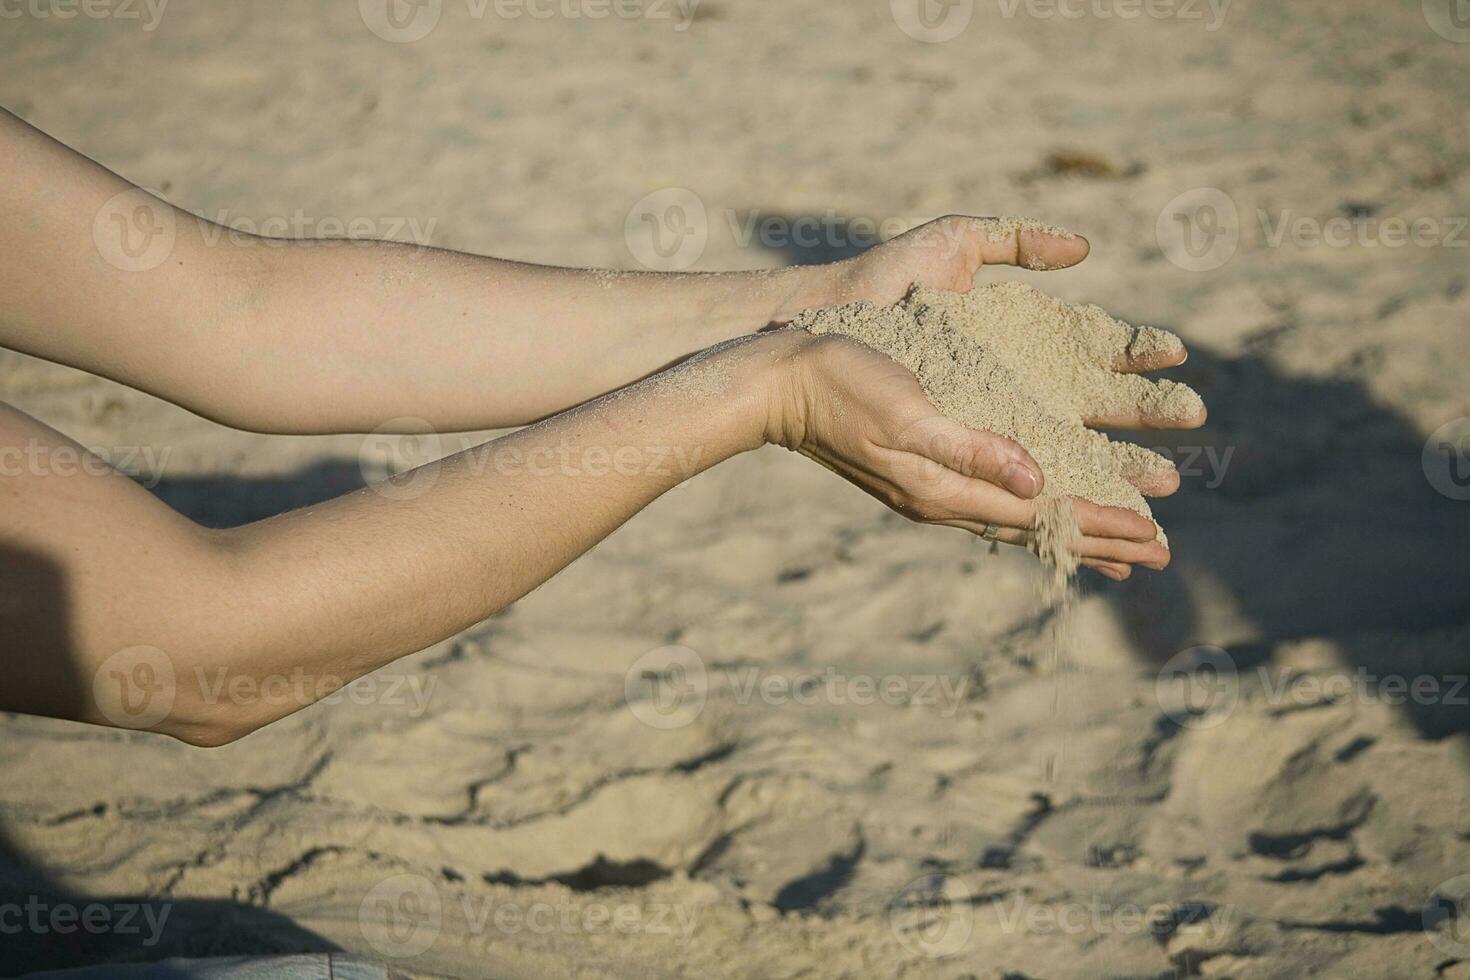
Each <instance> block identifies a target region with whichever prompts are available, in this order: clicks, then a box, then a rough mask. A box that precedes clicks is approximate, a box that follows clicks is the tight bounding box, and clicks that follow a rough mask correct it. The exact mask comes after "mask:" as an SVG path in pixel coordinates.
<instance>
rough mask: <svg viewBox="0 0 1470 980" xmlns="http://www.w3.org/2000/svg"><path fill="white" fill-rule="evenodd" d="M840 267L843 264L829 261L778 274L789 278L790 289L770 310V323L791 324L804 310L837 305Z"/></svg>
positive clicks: (797, 267)
mask: <svg viewBox="0 0 1470 980" xmlns="http://www.w3.org/2000/svg"><path fill="white" fill-rule="evenodd" d="M841 267H842V263H840V262H829V263H827V264H826V265H804V266H796V267H794V268H791V269H786V270H782V272H781V273H778V274H779V275H783V276H788V277H789V278H790V287H789V289H788V290H787V291H786V293H785V294H784V295H783V296H782V298H781V299H780V300H779V301H778V302H777V303H776V306H775V308H774V309H773V310H772V311H771V316H770V322H772V323H779V324H786V323H790V322H791V320H792V319H793V318H794V317H795V316H796V314H798V313H800V312H801V311H802V310H810V309H819V308H822V307H827V306H833V305H835V304H836V301H837V283H838V277H839V275H840V270H841Z"/></svg>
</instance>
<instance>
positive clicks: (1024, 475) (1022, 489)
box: [896, 415, 1046, 500]
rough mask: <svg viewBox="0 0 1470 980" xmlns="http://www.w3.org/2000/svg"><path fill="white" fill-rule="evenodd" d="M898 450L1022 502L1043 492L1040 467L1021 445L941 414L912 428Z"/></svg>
mask: <svg viewBox="0 0 1470 980" xmlns="http://www.w3.org/2000/svg"><path fill="white" fill-rule="evenodd" d="M896 441H897V443H898V448H900V449H903V450H905V451H907V452H911V453H917V454H919V455H920V456H923V457H924V458H925V459H928V460H930V461H932V462H934V463H938V464H939V466H941V467H943V470H942V471H940V472H938V473H936V474H935V476H936V477H939V478H942V477H943V473H944V472H952V473H957V474H959V475H961V476H964V477H969V478H970V479H972V480H983V481H985V482H987V483H991V484H995V485H996V486H998V487H1004V488H1005V489H1006V490H1008V491H1010V492H1011V493H1012V494H1014V495H1015V496H1017V497H1020V498H1021V499H1022V500H1030V499H1032V498H1034V497H1036V496H1037V495H1038V494H1039V493H1041V488H1042V487H1043V486H1044V485H1045V482H1046V481H1045V479H1044V478H1043V477H1042V475H1041V467H1040V466H1039V465H1037V463H1036V460H1034V459H1032V458H1031V454H1030V453H1029V452H1027V451H1026V449H1025V447H1023V446H1022V445H1021V444H1020V443H1018V442H1016V441H1015V440H1013V439H1007V438H1006V437H1005V436H1001V435H997V434H995V433H993V432H983V431H980V430H978V429H969V428H966V427H965V426H963V425H960V424H959V423H958V422H953V421H951V420H950V419H947V418H945V417H944V416H942V415H931V416H929V417H927V418H925V419H923V420H921V421H920V422H919V423H917V424H916V425H913V426H910V427H909V428H908V429H907V430H906V431H905V432H904V433H903V435H902V436H901V437H900V438H899V439H898V440H896Z"/></svg>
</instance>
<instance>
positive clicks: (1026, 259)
mask: <svg viewBox="0 0 1470 980" xmlns="http://www.w3.org/2000/svg"><path fill="white" fill-rule="evenodd" d="M1016 245H1017V252H1018V255H1017V258H1019V259H1020V261H1019V262H1018V263H1017V264H1018V265H1024V266H1025V267H1026V268H1028V269H1031V270H1032V271H1034V272H1054V271H1056V270H1058V269H1069V268H1071V267H1072V266H1074V265H1076V264H1077V263H1079V262H1081V261H1082V260H1083V259H1085V258H1087V256H1088V254H1089V253H1090V252H1091V251H1092V244H1091V243H1090V242H1089V241H1088V240H1087V239H1086V238H1083V237H1082V236H1081V235H1073V234H1070V233H1058V232H1053V231H1043V230H1040V229H1025V230H1022V231H1021V232H1020V233H1019V234H1018V236H1017V239H1016Z"/></svg>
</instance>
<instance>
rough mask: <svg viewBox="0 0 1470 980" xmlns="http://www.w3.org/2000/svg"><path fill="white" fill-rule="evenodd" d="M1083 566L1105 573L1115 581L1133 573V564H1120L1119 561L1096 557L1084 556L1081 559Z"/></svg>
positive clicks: (1101, 573) (1100, 573) (1122, 579)
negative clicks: (1100, 559)
mask: <svg viewBox="0 0 1470 980" xmlns="http://www.w3.org/2000/svg"><path fill="white" fill-rule="evenodd" d="M1081 564H1082V567H1083V568H1090V569H1092V570H1093V571H1095V572H1097V573H1098V574H1099V575H1105V576H1107V577H1108V578H1110V579H1112V580H1113V581H1114V582H1122V581H1124V580H1126V579H1127V578H1128V577H1129V576H1130V575H1132V574H1133V566H1132V565H1120V564H1118V563H1117V562H1111V561H1099V560H1097V559H1096V558H1084V559H1082V561H1081Z"/></svg>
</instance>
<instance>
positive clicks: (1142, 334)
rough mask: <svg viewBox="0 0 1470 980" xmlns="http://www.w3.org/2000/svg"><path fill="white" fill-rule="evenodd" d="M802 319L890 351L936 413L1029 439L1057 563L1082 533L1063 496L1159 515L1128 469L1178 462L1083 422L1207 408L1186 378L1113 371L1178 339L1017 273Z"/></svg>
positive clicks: (1043, 527)
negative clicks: (1052, 292) (1046, 289)
mask: <svg viewBox="0 0 1470 980" xmlns="http://www.w3.org/2000/svg"><path fill="white" fill-rule="evenodd" d="M794 325H795V326H798V327H801V328H803V329H805V330H809V331H811V332H812V333H817V334H827V333H833V334H844V335H846V336H849V337H852V338H854V339H856V340H859V341H862V342H863V343H864V344H867V345H868V346H869V347H872V348H874V349H875V350H878V351H881V352H882V353H884V354H887V355H888V356H889V357H891V358H893V359H894V360H896V361H898V362H899V363H900V364H902V365H904V366H905V367H907V368H908V369H909V370H911V371H913V372H914V374H915V375H916V376H917V377H918V379H919V383H920V384H921V385H922V386H923V388H924V391H925V393H926V394H927V395H928V396H929V400H930V401H931V402H933V403H934V407H935V408H937V409H938V410H939V411H941V412H943V413H944V414H945V415H947V416H949V417H950V418H952V419H954V420H956V421H958V422H960V423H962V424H964V425H966V426H969V427H971V428H974V429H984V430H987V431H990V432H997V433H1000V434H1001V435H1005V436H1009V437H1010V438H1012V439H1015V440H1016V441H1017V442H1019V443H1020V444H1021V445H1023V446H1025V447H1026V449H1027V450H1028V451H1029V452H1030V453H1031V455H1032V456H1033V457H1034V458H1035V459H1036V462H1037V463H1038V464H1039V465H1040V466H1041V471H1042V473H1043V475H1044V476H1045V478H1046V485H1045V487H1044V489H1043V493H1042V501H1041V503H1042V508H1041V509H1042V519H1041V521H1040V531H1041V534H1040V535H1039V536H1040V537H1041V538H1043V539H1044V540H1043V541H1042V542H1041V548H1040V550H1041V551H1042V557H1043V558H1047V559H1048V560H1049V562H1053V563H1054V562H1055V561H1056V559H1057V558H1058V554H1057V552H1058V551H1059V550H1062V549H1063V548H1064V547H1065V545H1066V543H1067V542H1068V541H1070V540H1071V537H1072V535H1075V530H1073V531H1072V532H1071V533H1070V534H1062V533H1060V532H1059V531H1058V529H1057V528H1056V527H1055V524H1056V522H1057V521H1059V520H1066V521H1068V522H1069V523H1070V521H1071V518H1070V516H1069V515H1070V508H1068V507H1066V506H1065V505H1064V504H1060V503H1059V501H1061V500H1064V499H1065V498H1069V497H1081V498H1083V499H1084V500H1091V501H1093V502H1095V503H1098V504H1101V505H1103V506H1108V507H1126V508H1128V509H1130V510H1134V511H1137V512H1138V513H1140V514H1143V515H1144V516H1146V517H1149V518H1152V517H1153V514H1152V512H1151V511H1150V510H1149V506H1148V503H1147V502H1146V501H1145V500H1144V498H1143V496H1142V494H1140V493H1139V492H1138V490H1137V489H1136V488H1135V487H1134V486H1133V484H1132V483H1131V482H1129V480H1128V479H1127V476H1126V474H1130V473H1132V474H1137V473H1144V472H1149V471H1152V470H1168V469H1169V468H1170V464H1169V462H1168V461H1167V460H1166V459H1164V458H1163V457H1162V456H1160V455H1158V454H1157V453H1154V452H1152V451H1150V450H1148V449H1145V448H1143V447H1142V446H1137V445H1134V444H1132V443H1127V442H1113V441H1111V440H1110V439H1108V437H1107V436H1105V435H1103V434H1102V433H1101V432H1097V431H1095V430H1093V429H1089V428H1087V427H1086V426H1085V425H1084V424H1083V421H1082V420H1083V419H1084V418H1088V419H1091V418H1101V417H1128V416H1133V415H1136V414H1139V413H1140V412H1141V413H1143V414H1146V415H1156V416H1161V417H1163V418H1168V419H1175V420H1179V421H1184V420H1187V419H1191V418H1194V417H1196V416H1197V415H1198V414H1199V412H1200V411H1201V410H1202V408H1203V405H1202V403H1201V401H1200V398H1199V395H1197V394H1195V392H1194V391H1193V390H1191V389H1190V388H1188V387H1187V386H1185V385H1182V384H1179V383H1177V382H1174V381H1151V380H1149V379H1147V378H1144V377H1142V376H1140V375H1136V374H1120V373H1118V371H1117V370H1116V367H1117V365H1118V364H1119V363H1120V362H1121V361H1122V360H1123V359H1124V358H1125V356H1134V357H1138V356H1147V355H1149V354H1155V353H1165V352H1169V351H1174V350H1177V349H1178V348H1179V347H1180V341H1179V338H1178V337H1176V336H1174V335H1173V334H1171V333H1169V332H1168V331H1165V330H1158V329H1155V328H1153V327H1131V326H1129V325H1128V324H1126V323H1123V322H1121V321H1119V320H1115V319H1113V318H1112V317H1111V316H1109V315H1108V314H1107V313H1105V312H1104V311H1103V310H1101V309H1099V308H1098V307H1096V306H1078V305H1075V304H1072V303H1065V302H1062V301H1061V300H1057V299H1053V298H1052V297H1050V296H1047V295H1046V294H1045V293H1042V292H1040V291H1039V290H1036V289H1033V288H1032V287H1030V286H1027V285H1025V284H1023V283H1019V282H997V283H992V284H990V285H987V286H981V287H977V288H976V289H975V290H974V291H972V292H970V293H951V292H948V291H946V290H940V289H930V288H928V287H925V286H917V285H916V286H915V287H914V288H913V290H912V291H911V292H910V293H909V295H908V296H907V297H906V298H904V299H903V300H901V301H900V302H898V303H897V304H895V305H893V306H889V307H878V306H874V305H872V304H870V303H866V302H863V303H854V304H852V305H849V306H842V307H836V308H833V309H826V310H808V311H805V312H803V313H802V314H800V315H799V316H798V317H797V318H796V320H795V321H794ZM1074 527H1075V525H1074ZM1160 539H1161V540H1162V532H1160ZM1073 564H1074V565H1075V561H1074V562H1073Z"/></svg>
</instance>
